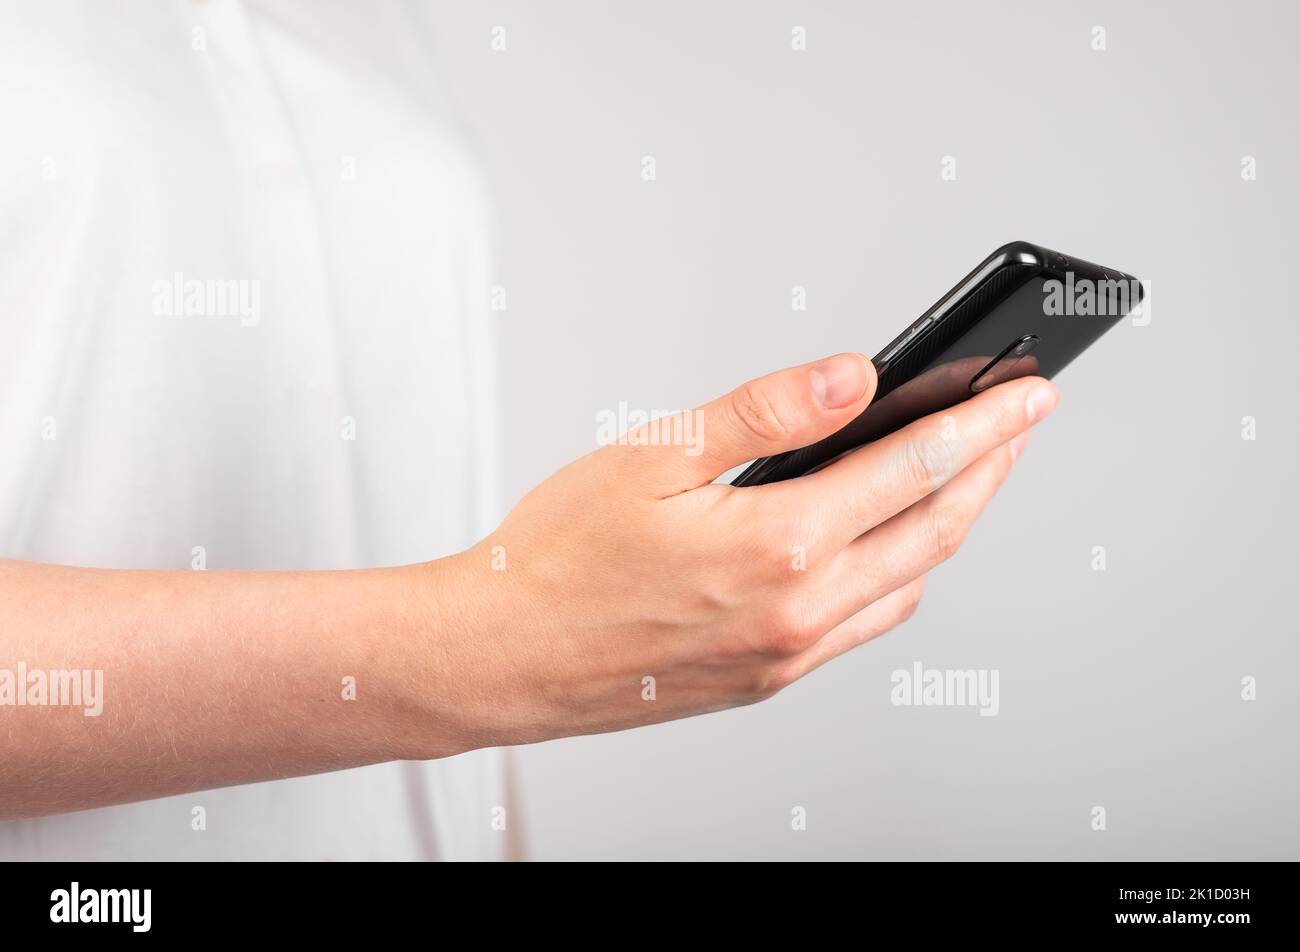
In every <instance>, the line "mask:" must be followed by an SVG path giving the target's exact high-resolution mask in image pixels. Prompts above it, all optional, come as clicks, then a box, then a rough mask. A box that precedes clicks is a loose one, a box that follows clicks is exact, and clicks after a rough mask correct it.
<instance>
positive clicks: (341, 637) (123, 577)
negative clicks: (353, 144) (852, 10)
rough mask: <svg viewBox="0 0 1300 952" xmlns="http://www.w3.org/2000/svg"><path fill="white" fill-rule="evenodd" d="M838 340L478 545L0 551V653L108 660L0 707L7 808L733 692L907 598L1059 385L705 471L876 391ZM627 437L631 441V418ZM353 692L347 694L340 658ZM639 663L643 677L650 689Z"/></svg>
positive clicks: (440, 743)
mask: <svg viewBox="0 0 1300 952" xmlns="http://www.w3.org/2000/svg"><path fill="white" fill-rule="evenodd" d="M874 389H875V375H874V372H873V370H872V367H871V363H870V361H868V360H867V359H866V358H865V357H863V356H861V355H860V354H841V355H838V356H836V357H832V358H828V359H826V360H824V361H821V362H818V363H815V364H809V365H804V366H802V367H795V368H791V369H789V370H785V371H781V372H778V373H775V374H771V375H769V376H766V377H763V378H760V379H758V380H754V381H751V382H750V383H748V384H745V385H744V386H742V387H740V388H738V389H736V390H735V391H733V392H731V393H729V394H727V395H726V396H723V397H721V398H720V399H718V400H715V401H713V402H711V403H709V404H707V405H706V406H704V407H702V408H701V410H700V413H702V417H701V419H702V426H703V429H702V431H701V432H702V433H703V440H702V452H699V453H698V454H696V455H692V453H689V452H687V451H686V448H685V447H682V446H664V445H611V446H606V447H603V448H601V449H599V450H597V451H596V452H594V453H591V454H590V455H588V456H585V457H583V458H582V459H579V460H577V461H576V462H574V463H572V464H570V465H569V466H567V467H565V468H564V469H562V470H560V471H559V472H558V473H556V474H555V475H553V476H552V477H551V478H550V479H548V480H546V481H545V482H544V483H542V484H541V485H540V486H539V487H537V489H535V490H534V491H533V492H531V493H530V494H529V495H528V496H526V497H525V498H524V499H523V500H522V501H521V502H520V503H519V505H518V506H517V507H516V508H515V509H514V511H512V512H511V513H510V515H509V516H508V517H507V518H506V520H505V522H503V523H502V525H501V526H500V528H499V529H498V530H497V531H496V532H495V533H493V534H492V535H491V536H489V537H488V538H487V539H484V540H483V541H482V542H481V543H479V544H478V545H476V546H475V547H473V548H471V549H469V550H467V551H465V552H463V553H460V554H458V555H455V556H451V557H449V558H445V559H440V560H438V561H435V562H430V563H424V564H418V565H409V566H402V567H398V568H390V569H375V570H364V571H351V572H284V573H280V572H267V573H253V572H153V571H117V570H104V569H84V568H70V567H64V566H52V565H38V564H33V563H25V562H15V561H0V668H6V667H7V668H9V669H11V670H12V669H15V668H16V666H17V663H18V661H20V660H21V661H25V662H26V664H27V667H28V669H29V670H32V669H37V668H40V669H63V668H90V669H101V670H103V672H104V694H105V700H104V706H103V713H102V715H100V716H98V717H86V716H85V715H84V714H83V712H82V710H81V709H80V708H73V707H53V706H46V707H15V706H3V707H0V764H3V769H2V770H0V818H3V819H11V818H16V817H31V816H40V815H45V814H52V813H59V812H64V811H69V810H79V809H85V808H88V807H95V806H104V805H108V804H113V803H122V802H127V801H133V800H143V799H149V798H153V797H161V796H166V795H171V794H177V793H183V792H187V791H194V790H202V789H209V788H213V787H219V786H227V785H230V784H240V783H250V782H254V781H260V780H269V779H275V778H282V777H291V776H299V775H303V774H311V773H319V772H323V771H329V770H337V769H341V768H345V767H353V766H359V765H362V764H368V763H376V762H381V761H387V760H395V759H431V758H438V757H446V756H449V755H452V754H457V753H461V752H464V751H467V750H472V749H475V748H479V747H484V746H499V745H508V744H519V743H528V742H532V741H540V740H546V739H549V738H555V737H563V736H568V735H573V734H584V733H595V732H601V731H613V730H621V729H624V728H630V727H636V726H639V725H644V724H650V723H654V722H659V721H665V720H671V719H675V718H680V717H689V716H691V715H695V714H702V713H706V712H710V711H717V710H722V709H725V708H729V707H734V706H737V705H742V704H749V703H752V702H755V701H758V700H761V699H763V698H767V697H771V696H772V695H773V694H775V693H776V692H777V691H779V690H781V688H783V687H785V686H786V685H788V684H790V683H791V682H793V681H795V680H797V679H798V678H801V677H803V676H804V675H805V674H807V673H808V672H809V671H812V670H813V669H814V668H817V667H818V666H820V665H822V664H824V663H826V662H827V661H829V660H830V659H832V658H834V657H836V656H838V655H840V654H842V653H844V652H845V651H848V650H850V649H852V648H854V647H856V646H858V645H860V644H862V643H863V642H866V641H868V640H870V639H872V638H874V637H876V636H877V635H879V634H881V633H883V632H885V631H888V630H889V629H890V628H893V627H894V626H896V625H898V624H900V623H901V622H903V621H904V620H906V619H907V618H908V617H909V616H910V615H911V614H912V612H913V611H914V610H915V609H916V606H917V603H918V601H919V599H920V597H921V588H922V581H923V578H924V575H925V573H926V572H927V571H928V570H929V569H930V568H932V567H933V566H934V565H936V564H938V563H939V562H941V561H942V560H944V559H946V558H948V557H949V556H951V555H952V554H953V553H954V552H955V551H956V550H957V548H958V546H959V545H960V544H961V541H962V539H963V538H964V537H965V535H966V532H967V531H968V529H969V528H970V526H971V524H972V522H973V521H974V520H975V518H976V517H977V516H978V515H979V513H980V511H981V510H982V509H983V508H984V506H985V504H986V503H987V502H988V500H989V499H990V498H991V497H992V495H993V494H994V493H995V492H996V491H997V489H998V487H999V486H1000V485H1001V484H1002V482H1003V480H1004V479H1005V478H1006V476H1007V473H1008V471H1009V470H1010V468H1011V466H1012V464H1013V462H1014V460H1015V458H1016V456H1017V455H1018V454H1019V452H1020V449H1021V448H1022V447H1023V444H1024V440H1025V437H1026V431H1027V430H1028V428H1029V427H1030V426H1032V424H1033V423H1034V422H1036V421H1037V420H1039V419H1041V418H1042V417H1043V416H1045V415H1046V414H1047V413H1048V412H1050V411H1051V409H1052V408H1053V407H1054V406H1055V403H1056V391H1055V389H1054V388H1053V387H1052V386H1051V384H1049V383H1047V382H1046V381H1045V380H1042V379H1039V378H1036V377H1028V378H1023V379H1018V380H1014V381H1011V382H1008V383H1005V384H1002V385H1000V386H997V387H994V388H991V389H990V390H988V391H986V392H984V393H982V394H980V395H978V396H976V397H973V398H972V399H970V400H968V401H966V402H965V403H962V404H960V405H959V406H957V407H954V408H952V409H951V410H948V411H946V412H944V413H943V414H939V415H935V416H931V417H927V418H925V419H922V420H920V421H918V422H916V423H913V424H911V425H910V426H908V427H906V428H904V429H902V430H900V431H899V432H897V433H894V434H892V435H890V436H888V437H886V438H884V439H882V440H879V441H877V442H875V443H872V444H870V445H869V446H866V447H864V448H862V449H861V450H858V451H857V452H855V453H852V454H849V455H848V456H845V457H844V458H842V459H840V460H838V461H836V462H835V463H833V464H832V465H830V466H828V467H826V468H825V469H823V470H821V471H819V472H817V473H814V474H811V475H809V476H805V477H802V478H800V479H796V480H790V481H788V482H784V483H777V484H774V485H770V486H756V487H747V488H741V489H737V488H733V487H730V486H726V485H720V484H714V483H713V480H714V479H716V478H717V477H718V476H719V475H720V474H722V473H723V472H725V471H727V470H729V469H731V468H733V467H735V466H737V465H739V464H741V463H744V462H746V461H748V460H750V459H754V458H756V457H759V456H766V455H770V454H773V453H778V452H782V451H784V450H789V449H795V448H797V447H800V446H806V445H807V444H809V443H812V442H814V441H816V440H818V439H821V438H822V437H824V436H827V435H829V434H830V433H832V432H834V431H835V430H837V429H839V428H840V427H841V426H843V425H844V424H846V423H848V422H849V421H850V420H852V419H853V418H854V417H855V416H856V415H857V414H858V413H859V412H861V410H862V409H863V408H864V407H865V406H866V405H867V403H869V402H870V400H871V397H872V395H873V393H874ZM628 443H629V444H635V443H636V440H635V439H633V440H629V441H628ZM346 677H352V678H355V679H356V699H355V700H344V699H343V696H342V695H343V686H342V685H343V679H344V678H346ZM647 677H652V678H654V689H655V690H654V700H646V699H644V697H643V690H644V684H645V682H644V680H643V679H645V678H647Z"/></svg>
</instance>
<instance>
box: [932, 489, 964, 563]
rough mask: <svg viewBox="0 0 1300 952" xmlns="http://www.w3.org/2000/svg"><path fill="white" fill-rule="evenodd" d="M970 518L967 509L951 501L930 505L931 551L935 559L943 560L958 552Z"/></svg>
mask: <svg viewBox="0 0 1300 952" xmlns="http://www.w3.org/2000/svg"><path fill="white" fill-rule="evenodd" d="M969 528H970V520H969V519H967V517H966V513H965V511H964V510H963V509H962V508H961V507H959V506H956V505H954V504H953V503H950V502H942V503H936V504H934V505H932V506H931V507H930V538H931V551H932V552H933V554H934V557H935V561H938V562H943V561H946V560H947V559H950V558H952V557H953V556H954V555H956V554H957V550H958V549H960V548H961V544H962V542H963V541H964V540H965V538H966V532H967V530H968V529H969Z"/></svg>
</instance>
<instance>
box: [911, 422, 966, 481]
mask: <svg viewBox="0 0 1300 952" xmlns="http://www.w3.org/2000/svg"><path fill="white" fill-rule="evenodd" d="M955 462H956V453H955V452H954V449H953V445H952V441H951V440H947V439H944V438H943V436H942V435H940V434H934V435H932V436H930V435H927V436H925V437H922V438H921V439H917V440H910V441H909V442H908V443H907V450H906V455H905V458H904V461H903V465H904V466H905V468H906V474H907V477H908V478H909V479H910V480H911V481H912V482H913V483H915V484H916V485H919V486H923V487H926V488H927V489H930V488H933V487H936V486H941V485H943V483H945V482H947V480H948V479H949V478H950V477H951V476H952V472H953V469H954V466H955Z"/></svg>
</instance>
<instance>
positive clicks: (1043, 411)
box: [1025, 383, 1056, 424]
mask: <svg viewBox="0 0 1300 952" xmlns="http://www.w3.org/2000/svg"><path fill="white" fill-rule="evenodd" d="M1055 407H1056V388H1055V387H1053V386H1052V385H1051V384H1050V383H1045V384H1040V385H1039V386H1037V387H1035V388H1034V390H1033V392H1032V393H1030V394H1029V399H1028V400H1026V401H1025V413H1026V414H1028V416H1029V422H1030V423H1031V424H1033V423H1037V422H1038V421H1039V420H1041V419H1042V418H1043V417H1045V416H1047V414H1049V413H1051V412H1052V410H1053V409H1054V408H1055Z"/></svg>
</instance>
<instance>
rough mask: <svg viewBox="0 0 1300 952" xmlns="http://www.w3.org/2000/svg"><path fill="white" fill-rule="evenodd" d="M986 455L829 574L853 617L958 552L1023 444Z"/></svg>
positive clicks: (847, 553) (856, 545) (876, 532)
mask: <svg viewBox="0 0 1300 952" xmlns="http://www.w3.org/2000/svg"><path fill="white" fill-rule="evenodd" d="M1016 440H1018V441H1020V445H1019V446H1014V447H1013V446H1012V445H1011V444H1010V443H1008V444H1007V445H1006V446H1001V447H998V448H997V449H995V450H993V451H992V452H990V453H986V454H985V455H984V456H982V457H981V458H980V459H978V460H976V461H975V462H974V463H972V464H971V465H970V466H968V467H966V469H965V470H963V471H962V472H961V473H960V474H959V475H958V476H957V477H956V478H954V479H953V480H952V481H951V482H949V483H948V484H947V485H946V486H944V487H943V488H942V489H940V490H939V491H938V492H935V493H932V494H930V495H929V496H926V497H925V498H924V499H922V500H921V501H919V502H917V503H915V504H913V505H912V506H911V507H909V508H908V509H906V510H904V511H903V512H900V513H899V514H898V515H896V516H894V517H893V518H891V519H889V520H887V521H886V522H885V523H883V524H882V525H880V526H877V527H876V528H875V529H872V530H871V531H870V532H868V533H867V534H866V535H864V536H862V537H861V538H859V539H857V540H855V541H854V542H853V543H852V544H851V545H849V546H848V548H846V549H845V550H844V551H843V552H841V553H840V557H839V559H837V564H836V565H834V566H833V567H832V569H831V571H830V572H829V573H828V578H827V579H826V581H825V584H826V585H827V586H828V592H830V591H835V590H839V591H841V592H845V593H848V596H849V597H848V598H846V599H845V601H844V603H843V605H842V606H841V609H840V610H841V617H844V618H850V617H852V616H853V615H854V614H855V613H857V612H859V611H861V609H862V608H863V606H864V605H868V604H870V603H871V602H872V601H873V600H875V599H877V598H880V597H882V596H883V595H885V593H888V592H893V591H895V590H896V589H899V588H903V587H905V586H907V585H908V584H909V583H911V582H912V581H913V580H915V579H917V578H920V577H921V576H923V575H924V574H925V573H927V572H929V571H930V570H931V569H933V568H934V567H935V566H936V565H938V564H939V563H940V562H943V561H946V560H947V559H949V558H951V557H952V556H953V555H955V554H956V552H957V550H958V549H959V548H961V545H962V543H963V542H964V541H965V539H966V535H967V533H969V532H970V529H971V526H972V525H974V524H975V520H976V519H978V518H979V515H980V513H982V512H983V511H984V507H985V506H987V505H988V502H989V500H990V499H992V498H993V496H994V495H995V494H996V493H997V491H998V490H999V489H1000V488H1001V487H1002V484H1003V483H1004V482H1005V481H1006V478H1007V474H1008V473H1009V472H1010V471H1011V467H1012V465H1013V463H1014V462H1015V458H1016V456H1017V455H1018V454H1019V453H1020V451H1021V448H1022V447H1023V445H1024V441H1023V439H1022V438H1021V437H1016V438H1015V440H1013V442H1015V441H1016Z"/></svg>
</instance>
